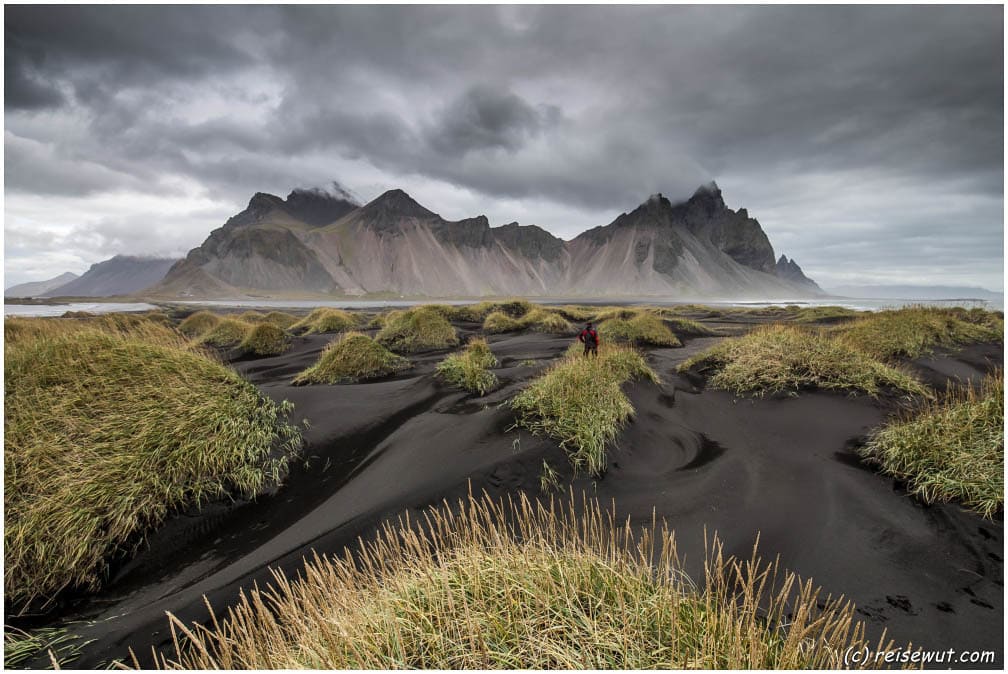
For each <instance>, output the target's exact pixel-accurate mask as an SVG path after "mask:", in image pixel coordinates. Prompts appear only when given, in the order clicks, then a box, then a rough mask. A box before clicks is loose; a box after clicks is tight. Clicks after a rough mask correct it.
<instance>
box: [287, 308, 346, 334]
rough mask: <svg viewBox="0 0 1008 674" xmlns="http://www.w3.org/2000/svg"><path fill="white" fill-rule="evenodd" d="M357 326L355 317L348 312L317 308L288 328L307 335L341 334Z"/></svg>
mask: <svg viewBox="0 0 1008 674" xmlns="http://www.w3.org/2000/svg"><path fill="white" fill-rule="evenodd" d="M355 325H357V317H356V316H354V315H353V314H352V313H350V312H349V311H343V310H342V309H332V308H330V307H319V308H318V309H315V310H314V311H312V312H311V313H310V314H308V315H307V316H305V317H304V318H302V319H301V320H300V321H298V322H297V323H294V324H293V325H291V326H290V330H291V331H292V332H298V331H303V332H304V334H306V335H309V334H313V333H322V332H343V331H344V330H351V329H352V328H353V327H354V326H355Z"/></svg>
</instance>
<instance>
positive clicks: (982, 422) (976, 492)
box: [859, 370, 1004, 518]
mask: <svg viewBox="0 0 1008 674" xmlns="http://www.w3.org/2000/svg"><path fill="white" fill-rule="evenodd" d="M859 451H860V453H861V455H862V456H864V457H865V458H866V459H869V460H870V461H872V462H874V463H877V464H878V465H879V466H881V468H882V471H883V472H884V473H886V474H888V475H893V476H895V477H897V478H899V479H901V480H906V481H907V483H908V487H909V489H910V492H911V493H912V494H914V495H916V496H918V497H919V498H921V499H922V500H923V501H924V502H926V503H934V502H936V501H959V502H960V503H963V504H964V505H966V506H967V507H969V508H971V509H973V510H975V511H976V512H978V513H980V514H981V515H983V516H984V517H988V518H990V517H992V516H993V515H994V514H995V513H996V512H997V511H999V510H1001V509H1002V508H1003V507H1004V378H1003V373H1002V372H1001V371H1000V370H998V371H996V372H995V373H994V374H992V375H988V376H987V377H985V378H984V380H983V382H982V383H981V386H980V390H979V391H978V392H976V391H974V390H973V389H971V388H969V387H965V388H960V389H953V390H952V391H951V392H950V393H949V394H947V395H946V396H945V397H944V398H943V399H942V400H939V401H935V402H932V403H930V404H928V405H927V406H925V407H924V408H923V409H921V410H919V411H917V412H915V413H914V414H910V415H906V416H904V417H903V418H901V419H898V420H896V421H893V422H892V423H890V424H888V425H886V426H883V427H882V428H881V429H879V430H877V431H875V433H873V434H872V437H871V439H870V440H869V442H868V444H867V445H866V446H865V447H863V448H862V449H861V450H859Z"/></svg>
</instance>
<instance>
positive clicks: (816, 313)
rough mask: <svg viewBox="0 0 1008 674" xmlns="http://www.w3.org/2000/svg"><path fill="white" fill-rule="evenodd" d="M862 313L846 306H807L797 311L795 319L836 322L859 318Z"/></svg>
mask: <svg viewBox="0 0 1008 674" xmlns="http://www.w3.org/2000/svg"><path fill="white" fill-rule="evenodd" d="M861 313H862V312H860V311H855V310H854V309H847V308H845V307H835V306H827V307H805V308H803V309H800V310H799V311H798V312H797V313H795V315H794V319H793V320H794V321H795V322H797V323H820V322H827V323H836V322H843V321H847V320H850V319H853V318H857V317H858V316H860V315H861Z"/></svg>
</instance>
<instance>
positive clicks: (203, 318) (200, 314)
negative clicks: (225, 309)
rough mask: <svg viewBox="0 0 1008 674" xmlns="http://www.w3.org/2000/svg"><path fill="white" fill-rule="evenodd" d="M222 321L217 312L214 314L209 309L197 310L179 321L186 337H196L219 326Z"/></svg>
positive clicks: (179, 327) (180, 330)
mask: <svg viewBox="0 0 1008 674" xmlns="http://www.w3.org/2000/svg"><path fill="white" fill-rule="evenodd" d="M220 321H221V318H220V316H218V315H217V314H212V313H210V312H209V311H197V312H196V313H194V314H190V315H189V316H188V317H187V318H186V319H185V320H184V321H182V322H181V323H179V326H178V330H179V332H181V333H182V334H183V335H185V336H186V337H190V338H195V337H199V336H200V335H203V334H206V333H207V332H209V331H210V330H211V329H213V328H215V327H217V324H218V323H220Z"/></svg>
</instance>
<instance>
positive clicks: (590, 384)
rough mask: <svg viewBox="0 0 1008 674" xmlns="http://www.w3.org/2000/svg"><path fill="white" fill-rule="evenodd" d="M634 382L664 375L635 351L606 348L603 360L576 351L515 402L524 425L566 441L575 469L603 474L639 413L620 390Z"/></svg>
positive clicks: (602, 351)
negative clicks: (609, 450) (610, 448)
mask: <svg viewBox="0 0 1008 674" xmlns="http://www.w3.org/2000/svg"><path fill="white" fill-rule="evenodd" d="M630 379H649V380H651V381H654V382H657V381H658V376H657V375H656V374H655V373H654V371H653V370H652V369H651V368H650V367H648V365H647V363H646V362H645V361H644V357H643V356H642V355H641V354H640V353H638V352H637V351H635V350H634V349H632V348H628V347H624V346H617V345H610V344H602V345H601V346H600V347H599V355H598V357H597V358H585V357H583V356H580V355H577V353H576V351H575V350H574V349H572V351H571V352H569V353H568V355H566V356H564V358H562V359H561V360H560V361H559V362H558V363H557V364H556V365H553V366H552V367H550V368H549V369H548V370H547V371H546V372H545V373H544V374H543V375H542V376H540V377H539V378H538V379H536V380H535V381H533V382H532V384H530V385H529V386H528V387H527V388H526V389H525V390H523V391H522V392H520V393H519V394H518V395H516V396H515V397H514V398H512V399H511V403H510V404H511V407H512V408H513V409H514V410H515V411H516V412H517V414H518V420H517V423H518V425H519V426H522V427H524V428H527V429H528V430H530V431H532V432H533V433H543V434H544V435H547V436H549V437H551V438H554V439H556V440H558V441H559V442H560V446H561V447H562V448H563V449H564V450H566V452H567V456H568V458H569V459H570V462H571V464H572V465H573V466H574V468H575V469H585V470H587V471H588V472H589V473H591V474H596V475H597V474H600V473H602V471H603V470H605V467H606V458H605V451H606V446H607V445H609V444H611V443H612V442H614V441H615V440H616V436H617V434H618V433H619V430H620V429H621V428H622V427H623V425H624V424H625V423H626V422H627V420H628V419H630V417H632V416H633V414H634V409H633V405H631V404H630V400H629V399H628V398H627V397H626V394H624V393H623V391H622V389H621V388H620V387H621V386H622V385H623V384H624V383H625V382H626V381H628V380H630Z"/></svg>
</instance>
